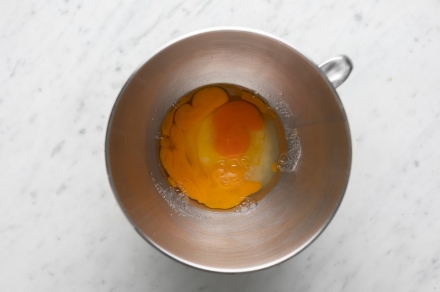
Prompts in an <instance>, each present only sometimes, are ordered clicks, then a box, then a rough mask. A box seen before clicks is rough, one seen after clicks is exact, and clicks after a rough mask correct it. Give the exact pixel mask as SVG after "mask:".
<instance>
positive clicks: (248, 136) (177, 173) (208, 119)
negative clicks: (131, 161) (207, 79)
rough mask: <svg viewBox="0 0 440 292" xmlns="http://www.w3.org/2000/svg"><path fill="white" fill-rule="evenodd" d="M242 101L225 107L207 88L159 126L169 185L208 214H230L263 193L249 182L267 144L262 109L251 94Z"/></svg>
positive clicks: (219, 92) (220, 94)
mask: <svg viewBox="0 0 440 292" xmlns="http://www.w3.org/2000/svg"><path fill="white" fill-rule="evenodd" d="M242 99H243V100H236V101H229V96H228V94H227V93H226V92H225V91H224V90H223V89H221V88H219V87H207V88H204V89H201V90H199V91H198V92H196V93H195V94H194V96H193V98H192V100H191V103H188V99H182V100H181V101H180V102H179V104H177V106H176V107H175V108H174V109H173V110H171V111H170V112H169V113H168V114H167V115H166V116H165V119H164V121H163V124H162V138H161V141H160V160H161V162H162V165H163V167H164V168H165V170H166V172H167V173H168V175H169V177H168V182H169V183H170V184H171V185H172V186H173V187H178V188H179V189H180V190H181V191H182V192H183V193H185V194H186V195H188V196H189V197H190V198H192V199H194V200H197V201H198V202H199V203H202V204H205V205H206V206H207V207H210V208H220V209H228V208H232V207H234V206H236V205H238V204H239V203H240V202H242V201H243V200H244V199H245V198H246V197H247V196H249V195H250V194H253V193H255V192H257V191H258V190H260V189H261V187H262V183H261V182H258V181H250V180H248V178H249V175H248V173H249V169H251V168H252V167H253V166H256V165H258V164H259V160H260V158H261V154H262V145H263V141H264V139H265V133H264V122H263V118H262V115H261V113H260V111H259V108H260V106H261V105H262V104H261V105H260V104H258V101H259V100H258V101H256V102H252V100H250V99H252V95H250V96H249V94H245V95H244V96H243V98H242ZM246 99H248V100H249V101H250V102H248V101H246ZM251 102H252V103H251ZM259 102H261V101H259ZM254 104H255V105H254ZM262 108H263V107H262Z"/></svg>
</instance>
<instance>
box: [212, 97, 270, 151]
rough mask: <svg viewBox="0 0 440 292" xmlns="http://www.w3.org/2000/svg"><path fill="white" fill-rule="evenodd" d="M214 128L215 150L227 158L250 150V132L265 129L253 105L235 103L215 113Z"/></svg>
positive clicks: (228, 104) (242, 102)
mask: <svg viewBox="0 0 440 292" xmlns="http://www.w3.org/2000/svg"><path fill="white" fill-rule="evenodd" d="M213 126H214V129H215V140H214V146H215V150H216V151H217V152H218V153H219V154H220V155H223V156H226V157H229V156H239V155H241V154H243V153H245V152H246V150H247V149H248V148H249V144H250V135H249V130H251V131H261V130H262V129H263V118H262V117H261V115H260V113H259V112H258V110H257V108H256V107H255V106H253V105H252V104H250V103H247V102H244V101H233V102H230V103H227V104H225V105H223V106H222V107H220V108H219V109H218V110H217V111H216V112H215V113H214V119H213Z"/></svg>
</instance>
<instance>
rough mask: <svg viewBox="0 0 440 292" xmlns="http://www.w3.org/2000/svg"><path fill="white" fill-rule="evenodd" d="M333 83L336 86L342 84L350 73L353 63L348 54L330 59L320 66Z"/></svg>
mask: <svg viewBox="0 0 440 292" xmlns="http://www.w3.org/2000/svg"><path fill="white" fill-rule="evenodd" d="M318 67H319V68H320V69H321V70H322V72H324V74H325V75H326V76H327V78H328V80H329V81H330V82H331V83H332V84H333V87H334V88H337V87H338V86H339V85H341V84H342V83H343V82H344V81H345V80H346V79H347V78H348V76H349V75H350V73H351V70H352V69H353V63H352V62H351V60H350V58H348V57H347V56H344V55H341V56H337V57H333V58H331V59H328V60H327V61H325V62H324V63H321V64H320V65H319V66H318Z"/></svg>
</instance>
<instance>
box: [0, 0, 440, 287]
mask: <svg viewBox="0 0 440 292" xmlns="http://www.w3.org/2000/svg"><path fill="white" fill-rule="evenodd" d="M439 11H440V2H439V1H434V0H421V1H410V2H406V3H405V4H403V2H402V1H397V0H391V1H383V0H376V1H358V0H349V1H342V0H329V1H307V0H299V1H287V0H265V1H263V0H257V1H251V0H245V1H212V0H211V1H200V0H189V1H182V0H170V1H158V0H150V1H140V0H128V1H84V0H65V1H36V0H24V1H12V0H9V1H1V3H0V193H1V196H0V275H1V276H0V290H1V291H302V292H304V291H440V130H439V127H440V73H439V68H440V58H439V52H440V19H439V17H438V12H439ZM225 25H234V26H244V27H250V28H254V29H260V30H263V31H265V32H268V33H271V34H274V35H276V36H278V37H281V38H283V39H285V40H286V41H287V42H290V43H291V44H293V45H294V46H296V47H297V48H299V49H300V50H301V51H302V52H303V53H305V54H306V55H307V56H308V57H309V58H310V59H312V60H314V61H315V62H316V63H320V62H322V61H324V60H326V59H328V58H330V57H333V56H335V55H338V54H341V53H343V54H346V55H348V56H350V57H351V59H352V60H353V63H354V71H353V72H352V75H351V76H350V77H349V79H348V80H347V81H346V82H345V83H344V84H343V85H342V86H341V87H339V88H338V92H339V94H340V97H341V99H342V101H343V103H344V106H345V109H346V111H347V114H348V119H349V122H350V128H351V133H352V139H353V165H352V173H351V178H350V182H349V185H348V189H347V192H346V196H345V198H344V200H343V203H342V205H341V207H340V209H339V211H338V213H337V214H336V216H335V218H334V220H333V221H332V223H331V224H330V226H329V227H328V228H327V229H326V230H325V232H324V233H323V234H322V235H321V236H320V237H319V238H318V240H316V241H315V242H314V243H313V244H312V245H311V246H310V247H309V248H307V249H306V250H305V251H304V252H302V253H301V254H299V255H298V256H296V257H294V258H293V259H291V260H289V261H287V262H284V263H282V264H280V265H277V266H275V267H272V268H269V269H267V270H263V271H259V272H253V273H247V274H236V275H227V274H226V275H225V274H215V273H209V272H203V271H199V270H196V269H193V268H190V267H187V266H184V265H182V264H180V263H177V262H175V261H173V260H171V259H169V258H168V257H166V256H165V255H163V254H161V253H160V252H158V251H157V250H155V249H154V248H153V247H151V246H150V245H148V244H147V243H146V242H145V241H144V240H143V239H142V238H141V237H140V236H139V235H138V234H137V233H136V232H134V230H133V228H132V227H131V225H130V224H129V222H128V221H127V220H126V218H125V216H124V215H123V213H122V211H121V210H120V208H119V205H118V204H117V202H116V200H115V198H114V196H113V193H112V191H111V189H110V186H109V183H108V180H107V174H106V169H105V158H104V139H105V129H106V125H107V121H108V118H109V115H110V111H111V108H112V106H113V103H114V101H115V99H116V96H117V94H118V92H119V91H120V89H121V87H122V86H123V84H124V82H125V81H126V80H127V78H128V77H129V76H130V74H131V73H132V72H133V71H134V70H135V69H136V68H137V67H138V66H139V65H140V64H141V63H143V62H144V61H145V60H146V59H147V58H148V56H150V55H151V54H152V53H153V52H154V51H155V50H157V49H158V48H159V47H160V46H162V45H164V44H165V43H167V42H169V41H170V40H172V39H174V38H176V37H178V36H181V35H183V34H185V33H189V32H192V31H194V30H197V29H202V28H207V27H212V26H225Z"/></svg>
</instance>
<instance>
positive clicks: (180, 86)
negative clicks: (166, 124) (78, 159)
mask: <svg viewBox="0 0 440 292" xmlns="http://www.w3.org/2000/svg"><path fill="white" fill-rule="evenodd" d="M351 67H352V66H351V62H350V61H349V59H348V58H347V57H344V56H341V57H336V58H334V59H330V60H329V61H328V62H326V63H324V64H322V65H321V66H316V65H315V64H314V63H313V62H311V61H310V60H308V59H307V58H306V57H304V56H303V55H302V54H301V53H299V52H298V51H297V50H296V49H294V48H293V47H291V46H290V45H289V44H287V43H285V42H283V41H282V40H280V39H278V38H276V37H273V36H269V35H267V34H265V33H262V32H257V31H253V30H248V29H233V28H225V29H224V28H220V29H211V30H205V31H201V32H197V33H194V34H191V35H189V36H185V37H183V38H180V39H179V40H177V41H175V42H173V43H171V44H169V45H167V46H165V47H164V48H162V49H161V50H159V51H158V52H157V53H156V54H155V55H154V56H153V57H151V58H150V59H149V60H148V61H147V62H146V63H145V64H144V65H143V66H142V67H141V68H140V69H139V70H137V71H136V72H135V73H134V74H133V75H132V76H131V77H130V79H129V80H128V81H127V83H126V84H125V86H124V88H123V89H122V91H121V93H120V94H119V97H118V99H117V101H116V103H115V106H114V108H113V111H112V114H111V117H110V121H109V125H108V129H107V140H106V160H107V169H108V175H109V179H110V183H111V186H112V188H113V191H114V193H115V195H116V198H117V200H118V201H119V204H120V206H121V208H122V210H123V211H124V213H125V214H126V216H127V218H128V219H129V220H130V222H131V223H132V224H133V226H134V227H135V229H136V230H137V231H138V232H139V234H140V235H141V236H142V237H143V238H145V239H146V240H147V241H148V242H149V243H151V244H152V245H153V246H155V247H157V248H158V249H159V250H161V251H162V252H164V253H165V254H167V255H169V256H170V257H172V258H174V259H177V260H179V261H181V262H183V263H186V264H188V265H191V266H194V267H197V268H201V269H205V270H210V271H217V272H245V271H253V270H258V269H262V268H266V267H269V266H272V265H274V264H277V263H280V262H281V261H284V260H286V259H288V258H290V257H292V256H293V255H295V254H297V253H299V252H300V251H301V250H303V249H304V248H305V247H306V246H307V245H309V244H310V243H311V242H312V241H313V240H314V239H315V238H316V237H317V236H318V235H319V234H320V233H321V232H322V231H323V229H324V228H325V227H326V226H327V225H328V224H329V222H330V220H331V219H332V217H333V215H334V214H335V212H336V210H337V208H338V206H339V204H340V202H341V200H342V197H343V195H344V192H345V189H346V186H347V182H348V177H349V173H350V164H351V141H350V133H349V127H348V123H347V118H346V115H345V112H344V109H343V107H342V104H341V101H340V99H339V97H338V95H337V93H336V91H335V87H336V86H338V85H339V84H341V83H342V82H343V81H344V80H345V79H346V78H347V76H348V75H349V73H350V71H351ZM213 83H227V84H236V85H239V86H243V87H246V88H249V89H252V90H254V91H256V92H258V93H259V94H260V95H261V96H263V97H264V98H265V99H266V100H267V101H268V102H269V104H271V105H272V106H273V108H274V109H275V110H277V111H278V114H279V116H280V118H281V120H282V123H283V126H284V128H285V130H286V131H287V132H289V133H293V132H292V129H294V128H296V130H295V131H294V132H295V133H296V135H297V138H299V141H300V144H301V154H300V158H299V161H298V163H297V164H296V165H295V169H293V171H286V172H283V173H282V175H281V177H280V179H279V181H278V183H277V184H276V185H275V186H274V188H273V189H272V190H271V192H270V193H269V194H268V195H267V196H266V197H265V198H264V199H263V200H261V201H260V202H259V203H258V205H257V207H256V208H254V209H253V210H251V211H249V212H243V213H236V212H220V211H210V210H206V209H203V208H198V207H197V206H196V204H194V203H191V204H186V205H185V208H186V209H185V212H180V211H181V210H180V211H179V210H178V208H180V207H179V204H180V205H182V204H184V203H182V202H176V203H175V204H174V203H173V202H172V200H173V198H170V197H169V196H168V195H169V189H168V190H167V188H168V187H167V185H166V181H165V179H164V176H163V174H162V172H161V168H160V166H159V161H158V151H157V139H158V131H159V128H160V125H161V121H162V119H163V117H164V115H165V114H166V113H167V111H168V110H169V109H170V107H171V105H172V104H173V103H174V102H176V100H178V99H179V98H180V97H181V96H183V95H184V94H185V93H187V92H190V91H191V90H194V89H195V88H198V87H201V86H204V85H207V84H213ZM287 150H288V151H289V149H287ZM290 150H291V149H290ZM167 196H168V197H167ZM164 197H165V198H164ZM173 204H174V205H173ZM176 206H177V207H176ZM172 207H174V208H172Z"/></svg>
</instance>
